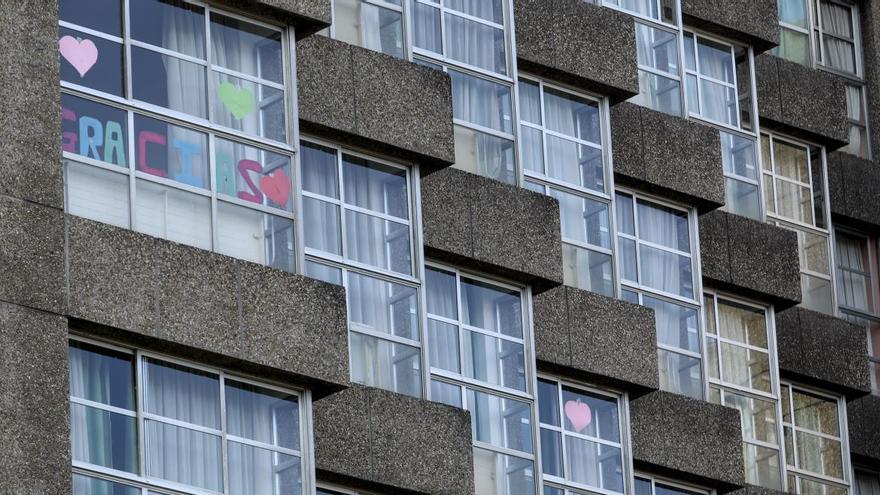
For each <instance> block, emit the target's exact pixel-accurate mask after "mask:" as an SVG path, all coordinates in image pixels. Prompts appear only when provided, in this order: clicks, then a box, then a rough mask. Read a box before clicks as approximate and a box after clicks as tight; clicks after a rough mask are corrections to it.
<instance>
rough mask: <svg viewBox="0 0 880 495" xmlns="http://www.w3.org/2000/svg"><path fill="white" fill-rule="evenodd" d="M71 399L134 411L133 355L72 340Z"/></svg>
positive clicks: (69, 352)
mask: <svg viewBox="0 0 880 495" xmlns="http://www.w3.org/2000/svg"><path fill="white" fill-rule="evenodd" d="M68 355H69V361H70V396H71V397H79V398H80V399H86V400H89V401H92V402H99V403H101V404H106V405H108V406H113V407H118V408H122V409H128V410H130V411H134V407H135V399H134V366H133V364H134V356H133V355H132V354H128V353H125V352H119V351H115V350H112V349H107V348H105V347H98V346H93V345H90V344H86V343H83V342H77V341H71V342H70V347H69V350H68Z"/></svg>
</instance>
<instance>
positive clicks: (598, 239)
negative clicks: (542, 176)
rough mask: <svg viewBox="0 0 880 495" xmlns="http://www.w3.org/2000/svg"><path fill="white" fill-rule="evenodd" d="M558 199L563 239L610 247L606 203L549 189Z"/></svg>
mask: <svg viewBox="0 0 880 495" xmlns="http://www.w3.org/2000/svg"><path fill="white" fill-rule="evenodd" d="M548 192H549V195H550V196H552V197H554V198H556V199H557V200H559V209H560V212H561V223H562V238H563V240H569V241H575V242H581V243H586V244H591V245H593V246H598V247H603V248H606V249H611V227H610V225H608V221H609V216H610V215H609V214H608V205H607V204H605V203H602V202H599V201H595V200H593V199H590V198H587V197H582V196H577V195H574V194H570V193H566V192H563V191H560V190H558V189H553V188H550V189H549V191H548Z"/></svg>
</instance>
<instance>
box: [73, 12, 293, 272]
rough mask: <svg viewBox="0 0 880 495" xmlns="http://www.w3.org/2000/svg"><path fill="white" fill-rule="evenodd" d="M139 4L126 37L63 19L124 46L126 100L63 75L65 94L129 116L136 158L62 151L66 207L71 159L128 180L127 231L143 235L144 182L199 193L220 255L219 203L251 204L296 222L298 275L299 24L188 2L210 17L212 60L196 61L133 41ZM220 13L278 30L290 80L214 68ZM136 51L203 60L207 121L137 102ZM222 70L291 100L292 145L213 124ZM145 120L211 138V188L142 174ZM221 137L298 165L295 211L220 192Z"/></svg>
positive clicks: (130, 149)
mask: <svg viewBox="0 0 880 495" xmlns="http://www.w3.org/2000/svg"><path fill="white" fill-rule="evenodd" d="M131 1H132V0H119V2H120V7H121V13H122V19H121V30H122V36H121V37H117V36H113V35H108V34H105V33H103V32H101V31H97V30H94V29H90V28H87V27H85V26H80V25H77V24H74V23H71V22H68V21H64V20H61V19H59V21H58V27H59V28H65V29H72V30H75V31H79V32H82V33H85V34H88V35H90V36H94V37H96V38H100V39H103V40H109V41H112V42H115V43H120V44H121V49H122V55H123V58H122V61H121V65H122V69H123V75H122V77H123V95H122V96H116V95H113V94H110V93H105V92H103V91H100V90H96V89H92V88H89V87H87V86H83V85H79V84H75V83H71V82H68V81H64V80H63V79H62V78H61V77H60V76H59V84H60V91H61V95H62V97H64V96H71V97H75V98H79V99H83V100H86V101H88V102H90V103H96V104H99V105H102V106H105V107H108V108H111V109H114V110H117V111H121V112H124V113H125V119H126V120H125V125H126V131H125V138H124V139H126V140H128V144H127V145H126V146H125V153H126V154H127V157H128V162H129V163H127V165H126V166H125V167H121V166H118V165H113V164H110V163H105V162H103V161H100V160H96V159H93V158H91V157H86V156H82V155H79V154H77V153H73V152H68V151H63V150H62V157H61V161H62V174H63V181H64V189H65V197H64V210H65V211H69V210H70V194H69V193H68V190H67V188H68V186H69V184H70V181H69V179H68V173H69V172H68V169H69V166H68V162H73V163H76V164H83V165H87V166H90V167H94V168H97V169H100V170H101V171H102V172H110V173H113V174H114V176H124V177H126V178H127V181H128V185H127V188H128V193H127V199H128V212H127V215H126V217H127V221H128V225H127V227H121V228H125V229H126V230H131V231H134V232H141V231H140V230H138V229H137V228H136V226H137V220H136V219H137V212H136V210H137V190H138V182H139V181H143V183H145V184H152V185H158V186H159V187H162V188H163V189H165V190H168V189H170V190H172V191H177V192H183V193H185V194H188V195H192V194H195V195H197V196H199V197H201V198H208V200H209V201H210V218H209V223H210V229H211V242H210V247H207V248H201V247H200V249H206V250H208V251H212V252H215V253H220V251H219V243H220V239H219V227H218V225H219V223H220V222H219V212H218V209H219V208H218V204H219V203H220V202H223V203H224V204H229V205H233V206H236V207H245V208H248V209H250V210H252V211H258V212H260V213H261V214H264V215H271V216H274V217H280V218H283V219H287V220H289V221H290V222H292V224H293V230H292V233H291V235H292V237H293V250H294V253H293V260H292V263H293V266H292V267H291V268H292V272H293V273H296V272H297V270H298V269H299V267H300V266H301V263H300V262H299V256H300V255H299V252H300V250H299V243H300V238H301V235H300V234H299V232H300V229H301V224H300V223H299V211H300V210H299V209H298V208H299V207H300V206H301V205H299V204H298V203H299V201H298V199H297V197H298V196H299V194H298V184H299V183H298V182H297V181H298V171H297V163H298V156H299V153H298V144H297V143H298V141H299V125H298V119H297V118H296V116H298V115H299V108H298V102H297V87H296V63H297V61H296V41H295V38H296V36H295V31H294V27H293V26H292V25H283V24H280V23H273V22H271V21H269V20H267V19H264V18H261V17H259V16H252V15H250V14H245V13H243V12H241V11H239V10H236V9H228V8H217V7H215V6H213V5H212V4H210V3H206V2H203V1H200V0H184V2H185V3H186V4H187V5H193V6H197V7H200V8H202V9H204V18H205V19H204V20H205V29H206V31H205V40H204V43H205V47H206V53H205V61H204V62H202V61H195V60H196V59H195V58H193V57H188V56H186V55H184V54H180V53H177V52H174V51H171V50H168V49H164V48H162V47H158V46H155V45H151V44H148V43H145V42H141V41H137V40H133V39H132V34H131V15H130V14H131V8H130V7H131ZM215 13H216V14H217V15H220V16H223V17H228V18H232V19H236V20H239V21H242V22H244V23H247V24H251V25H255V26H259V27H263V28H266V29H270V30H272V31H276V32H278V33H279V34H280V36H281V42H280V44H281V51H282V54H281V57H282V70H283V74H282V78H283V82H282V83H281V84H278V83H274V82H271V81H267V80H263V79H260V78H258V77H255V76H251V75H248V74H244V73H239V72H237V71H233V70H231V69H226V68H223V67H219V66H215V65H214V64H213V63H212V58H211V36H210V32H211V19H212V16H211V14H215ZM132 46H134V47H137V48H144V49H147V50H149V51H151V52H153V53H158V54H160V55H163V56H169V57H172V58H174V59H176V60H182V61H187V62H194V61H195V62H194V63H198V64H199V65H200V66H202V67H205V70H206V85H207V86H206V92H207V95H206V103H207V117H205V118H201V117H196V116H192V115H188V114H186V113H183V112H181V111H177V110H172V109H170V108H165V107H162V106H159V105H154V104H151V103H147V102H145V101H141V100H138V99H136V98H135V97H134V93H133V88H132V80H133V79H132V73H133V63H132ZM214 71H217V72H219V73H222V74H227V75H230V76H232V77H235V78H238V79H241V80H245V81H249V82H253V83H255V84H258V85H261V86H269V87H272V88H274V89H277V90H279V91H282V98H283V99H284V111H285V124H284V132H285V137H286V142H279V141H275V140H272V139H269V138H265V137H262V136H257V135H252V134H248V133H245V132H243V131H238V130H235V129H232V128H230V127H226V126H223V125H221V124H217V123H215V122H213V118H214V106H215V103H216V101H215V100H216V98H217V96H216V95H214V92H213V91H211V84H212V83H211V77H212V75H213V73H214ZM136 115H138V116H141V117H146V118H150V119H153V120H156V121H158V122H161V123H164V124H170V125H174V126H177V127H180V128H182V129H185V130H187V131H190V132H197V133H200V134H203V135H204V136H205V141H206V144H207V145H208V148H207V149H206V150H205V155H206V165H207V174H208V183H207V184H206V185H205V187H203V188H200V187H195V186H192V185H189V184H185V183H183V182H178V181H175V180H173V179H169V178H165V177H159V176H156V175H152V174H149V173H147V172H144V171H142V170H139V169H138V167H137V163H136V162H137V160H136V159H135V158H136V156H137V154H136V153H135V151H136V144H135V139H134V138H133V136H134V128H135V127H134V120H135V116H136ZM218 139H221V140H224V141H228V142H231V143H234V144H237V145H245V146H250V147H252V148H255V149H257V150H258V151H261V152H271V153H275V154H278V155H281V156H284V157H286V158H287V159H288V160H289V166H290V168H291V173H290V178H289V179H290V182H291V189H290V191H291V192H290V199H289V201H290V202H291V204H292V211H284V210H282V209H279V208H273V207H270V206H266V205H262V204H258V203H253V202H250V201H246V200H242V199H240V198H238V197H232V196H229V195H228V194H221V193H220V191H219V188H218V187H217V184H216V181H217V157H216V149H217V145H216V141H217V140H218ZM100 222H101V223H106V222H105V221H103V220H102V221H100Z"/></svg>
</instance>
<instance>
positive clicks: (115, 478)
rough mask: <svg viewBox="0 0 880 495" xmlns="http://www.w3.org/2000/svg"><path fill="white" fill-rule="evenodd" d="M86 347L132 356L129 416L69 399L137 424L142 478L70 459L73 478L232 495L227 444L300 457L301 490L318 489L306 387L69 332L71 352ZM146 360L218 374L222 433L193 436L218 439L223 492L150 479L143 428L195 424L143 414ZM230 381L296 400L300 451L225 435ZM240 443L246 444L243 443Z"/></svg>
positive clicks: (147, 488) (157, 489)
mask: <svg viewBox="0 0 880 495" xmlns="http://www.w3.org/2000/svg"><path fill="white" fill-rule="evenodd" d="M73 342H76V343H82V344H87V345H90V346H94V347H99V348H103V349H108V350H112V351H115V352H119V353H124V354H127V355H130V356H132V363H131V372H132V375H133V376H132V387H133V389H132V390H131V393H132V394H133V397H134V411H130V410H127V409H120V408H118V407H114V406H110V405H106V404H102V403H97V402H93V401H89V400H87V399H81V398H77V397H73V396H72V395H70V393H68V399H69V402H70V404H79V405H83V406H86V407H91V408H96V409H100V410H103V411H109V412H111V413H116V414H122V415H125V416H128V417H131V418H134V420H135V433H136V435H137V439H136V440H137V446H136V449H137V457H138V459H137V466H138V471H139V473H138V474H135V473H128V472H125V471H120V470H116V469H112V468H106V467H103V466H98V465H94V464H89V463H87V462H84V461H77V460H74V459H71V465H72V470H73V475H76V474H79V475H83V476H87V477H90V478H96V479H100V480H106V481H112V482H116V483H121V484H125V485H128V486H132V487H134V488H137V489H139V490H140V491H141V492H142V493H143V494H144V495H147V492H148V491H149V492H156V493H158V494H169V495H170V494H178V493H181V494H182V493H187V494H193V495H222V494H225V493H228V491H229V488H230V485H229V461H228V458H227V452H228V446H227V444H228V442H229V441H233V442H237V443H242V444H243V445H250V446H254V447H257V448H262V449H267V450H271V451H272V452H273V453H274V452H278V453H282V454H285V455H291V456H295V457H298V459H299V462H300V486H301V490H302V492H303V493H310V490H312V489H313V488H314V487H315V463H314V455H315V454H314V439H313V434H312V432H313V431H314V426H313V425H314V423H313V417H312V416H313V413H312V395H311V391H310V390H309V389H307V388H304V387H303V388H300V387H290V386H289V385H282V384H280V383H277V382H274V381H273V380H267V379H266V378H265V377H256V376H252V375H249V374H246V373H240V372H234V371H230V370H228V369H226V368H223V367H212V366H207V365H204V364H201V363H198V362H194V361H189V360H186V359H181V358H178V357H175V356H170V355H167V354H164V353H160V352H156V351H152V350H147V349H142V348H136V347H129V346H127V345H125V344H122V343H117V342H116V341H110V340H104V339H96V338H93V337H91V336H87V335H86V334H81V333H79V332H71V333H70V334H69V335H68V348H69V346H70V344H71V343H73ZM146 359H155V360H158V361H162V362H164V363H169V364H174V365H179V366H183V367H186V368H190V369H194V370H198V371H202V372H206V373H210V374H212V375H216V377H217V380H218V387H219V396H218V400H219V407H220V422H221V423H220V427H221V428H220V430H217V431H216V432H213V431H209V430H213V429H212V428H207V427H198V429H196V430H193V431H201V430H205V432H207V433H209V434H211V435H214V436H218V438H219V439H220V449H221V453H222V455H221V459H222V476H223V478H222V479H223V491H222V492H215V491H212V490H209V489H204V488H198V487H194V486H189V485H185V484H182V483H177V482H173V481H169V480H163V479H161V478H153V477H150V476H148V475H147V474H146V444H145V438H144V437H145V434H144V430H145V426H144V425H145V424H146V420H151V421H156V422H159V423H161V424H170V425H173V426H178V425H177V423H180V425H179V426H182V427H184V428H187V429H192V427H193V425H190V424H189V423H186V422H182V421H177V420H173V419H166V418H164V417H160V416H157V415H154V414H151V413H147V412H146V411H145V407H144V404H145V398H144V395H143V394H144V393H145V390H146V389H145V387H144V374H145V373H146V371H145V368H144V367H145V360H146ZM227 380H232V381H234V382H238V383H243V384H246V385H253V386H256V387H259V388H262V389H266V390H270V391H274V392H279V393H283V394H288V395H291V396H294V397H296V398H297V404H298V407H299V417H298V421H299V432H298V433H299V442H300V446H299V447H300V448H299V451H295V450H291V449H286V448H283V447H278V446H269V445H266V444H263V443H262V442H257V441H253V440H249V439H241V438H239V437H235V436H232V435H229V434H228V433H227V432H226V428H227V426H226V392H225V384H226V381H227ZM240 440H244V441H243V442H242V441H240Z"/></svg>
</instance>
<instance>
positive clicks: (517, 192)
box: [422, 168, 562, 293]
mask: <svg viewBox="0 0 880 495" xmlns="http://www.w3.org/2000/svg"><path fill="white" fill-rule="evenodd" d="M422 224H423V237H424V242H425V256H426V257H429V258H434V259H437V260H440V261H446V262H449V263H453V264H457V265H459V266H462V267H465V268H471V269H474V270H478V271H481V272H484V273H489V274H495V275H498V276H502V277H505V278H509V279H512V280H515V281H518V282H521V283H523V284H527V285H531V286H532V287H533V289H534V290H535V292H536V293H537V292H542V291H544V290H546V289H549V288H551V287H555V286H557V285H561V284H562V240H561V235H560V226H559V202H558V201H556V200H555V199H553V198H550V197H548V196H544V195H542V194H538V193H534V192H532V191H528V190H526V189H522V188H519V187H516V186H511V185H508V184H502V183H501V182H498V181H496V180H492V179H488V178H485V177H482V176H479V175H475V174H471V173H468V172H464V171H462V170H458V169H452V168H450V169H445V170H442V171H440V172H437V173H435V174H431V175H429V176H427V177H424V178H422Z"/></svg>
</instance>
